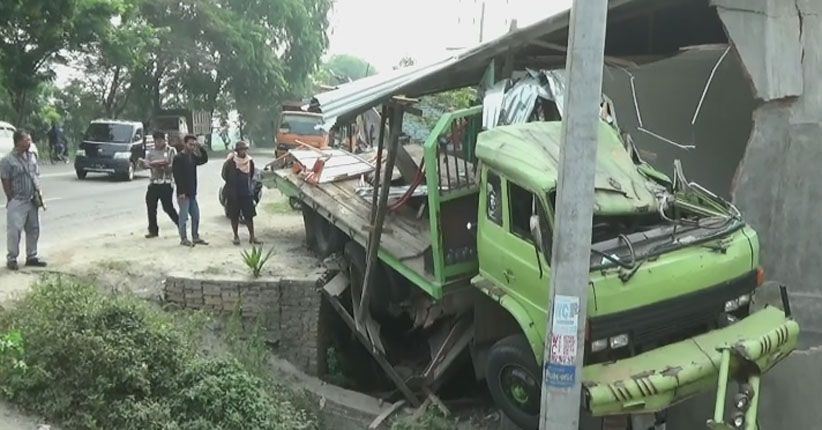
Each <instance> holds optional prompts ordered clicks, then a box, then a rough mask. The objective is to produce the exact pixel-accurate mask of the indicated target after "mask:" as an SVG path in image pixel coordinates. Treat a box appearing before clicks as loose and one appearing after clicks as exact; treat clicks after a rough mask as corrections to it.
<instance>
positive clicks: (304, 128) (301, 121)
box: [280, 114, 323, 136]
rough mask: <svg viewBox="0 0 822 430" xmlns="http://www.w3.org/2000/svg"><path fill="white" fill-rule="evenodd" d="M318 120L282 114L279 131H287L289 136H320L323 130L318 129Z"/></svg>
mask: <svg viewBox="0 0 822 430" xmlns="http://www.w3.org/2000/svg"><path fill="white" fill-rule="evenodd" d="M319 125H320V118H318V117H313V116H305V115H289V114H283V121H282V123H281V124H280V128H281V129H288V133H290V134H299V135H302V136H321V135H322V134H323V130H322V129H321V128H319Z"/></svg>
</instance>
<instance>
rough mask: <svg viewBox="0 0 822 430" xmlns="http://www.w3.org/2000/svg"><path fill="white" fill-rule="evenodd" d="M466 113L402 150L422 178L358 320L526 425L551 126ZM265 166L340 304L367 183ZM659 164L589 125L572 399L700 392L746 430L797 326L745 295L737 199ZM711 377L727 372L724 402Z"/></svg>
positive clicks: (628, 412) (651, 409)
mask: <svg viewBox="0 0 822 430" xmlns="http://www.w3.org/2000/svg"><path fill="white" fill-rule="evenodd" d="M481 123H482V108H481V107H474V108H470V109H466V110H462V111H458V112H453V113H449V114H446V115H444V116H443V117H442V118H441V120H440V121H439V123H438V124H437V126H436V127H435V129H434V130H433V132H432V133H431V135H430V136H429V138H428V139H427V141H426V142H425V144H424V145H423V146H422V148H421V149H420V151H419V154H418V159H421V160H419V161H420V162H419V164H418V166H419V174H420V177H422V178H424V181H422V182H421V183H422V184H424V186H425V193H424V196H422V197H420V196H418V197H412V198H408V199H406V201H405V202H401V203H404V204H394V205H392V208H391V209H392V210H391V212H390V213H389V214H388V215H387V217H386V219H385V222H384V224H383V226H382V227H383V232H382V237H381V240H380V241H379V248H378V253H377V255H378V257H379V267H377V273H376V275H375V278H374V279H375V283H374V286H373V291H372V296H371V298H370V300H369V301H368V310H369V313H370V315H371V316H370V318H373V319H374V320H375V321H376V324H377V326H378V330H372V329H373V327H369V330H364V329H363V330H361V331H363V332H366V331H367V332H368V333H369V334H370V337H371V338H372V341H373V342H374V343H375V344H376V347H375V348H373V349H374V350H375V351H376V350H380V351H382V352H383V356H384V357H385V358H386V359H387V360H388V361H389V362H390V364H391V365H396V366H402V367H403V368H406V369H407V368H413V369H416V370H414V371H413V372H411V374H410V375H408V374H407V373H409V372H408V371H406V375H403V382H404V383H407V384H408V386H409V387H410V389H411V390H414V389H415V388H416V389H420V388H421V387H425V388H433V389H436V388H437V387H438V386H439V385H438V384H439V383H441V382H439V381H440V379H442V378H444V377H446V376H447V374H448V373H447V371H446V369H445V368H444V366H446V365H450V364H451V363H458V362H459V361H458V360H457V359H456V358H454V357H456V356H459V355H460V354H462V355H463V356H469V357H470V360H469V363H470V365H471V366H472V367H473V371H474V373H475V375H476V377H477V378H478V379H484V380H485V381H486V383H487V386H488V390H489V391H490V393H491V396H492V397H493V399H494V401H495V403H496V404H497V405H498V406H499V407H500V408H501V409H502V410H503V411H504V413H505V414H506V415H507V416H508V417H509V418H510V419H511V420H513V421H514V422H515V423H516V424H518V425H519V426H521V427H523V428H526V429H531V428H537V423H538V417H539V408H540V389H541V383H542V372H541V369H542V368H543V366H542V365H541V363H543V362H544V361H543V350H544V344H543V343H544V339H545V329H546V319H547V315H548V306H549V301H550V299H551V297H552V295H551V291H550V277H551V268H550V263H551V240H552V228H553V225H554V218H553V213H554V210H553V207H554V205H555V191H556V187H557V178H558V173H557V172H558V163H559V147H560V129H561V124H560V122H531V123H525V124H519V125H510V126H501V127H496V128H493V129H491V130H488V131H482V132H480V129H481ZM407 151H408V152H409V153H410V154H412V155H413V154H414V151H413V150H412V149H411V148H408V149H407ZM275 177H276V181H277V187H278V188H279V189H280V190H281V191H282V192H283V193H284V194H286V195H287V196H289V197H292V198H295V199H298V200H300V202H301V203H302V210H303V216H304V220H305V227H306V239H307V241H308V245H309V247H310V248H311V249H313V250H314V251H316V252H317V253H318V254H320V256H321V257H326V256H328V255H331V254H333V253H339V254H342V255H343V256H344V258H345V262H346V264H345V265H346V266H347V267H346V268H345V269H347V270H343V272H346V275H347V279H348V280H349V281H350V288H348V290H347V291H348V292H347V293H343V295H341V296H340V297H344V294H348V295H349V296H350V297H352V300H351V302H352V303H353V304H349V305H348V306H346V307H345V309H343V310H346V311H348V312H351V313H352V314H353V313H354V309H352V307H353V308H356V304H357V301H358V300H357V296H358V294H360V293H359V291H358V289H359V287H360V285H361V284H362V279H363V277H364V273H365V267H366V261H365V259H366V249H367V244H368V240H369V236H370V235H371V230H372V229H371V227H369V225H370V224H369V223H370V220H371V219H372V215H373V213H372V210H373V205H372V200H371V198H369V197H368V196H367V195H366V196H365V197H363V196H364V194H363V193H362V192H361V191H362V190H361V187H362V183H361V182H358V180H357V179H348V180H341V181H334V182H328V183H319V184H310V183H308V182H306V181H304V180H303V179H302V178H301V177H300V175H299V174H297V173H295V172H294V171H293V170H280V171H277V172H276V175H275ZM672 178H673V179H670V178H669V177H668V176H666V175H665V174H663V173H661V172H659V171H657V170H655V169H654V168H652V167H651V166H650V165H648V164H647V163H645V162H643V161H642V160H641V159H640V158H639V156H638V155H637V151H636V150H635V148H633V146H632V144H631V143H630V140H629V139H626V138H625V135H623V134H621V133H620V131H619V130H618V128H617V126H616V125H613V124H608V123H606V122H604V121H603V122H601V123H600V129H599V147H598V153H597V169H596V182H595V184H596V203H595V208H594V219H593V222H592V229H593V231H592V232H593V235H592V244H591V263H590V267H591V272H590V291H589V298H588V315H587V322H586V336H585V339H584V341H585V352H586V353H585V367H584V369H583V373H582V383H583V391H584V399H583V404H584V407H585V408H586V409H587V410H588V411H589V412H590V413H591V414H592V415H593V416H597V417H599V416H602V417H606V416H633V415H639V414H653V413H658V412H661V411H664V410H665V409H667V408H668V407H670V406H671V405H673V404H676V403H678V402H681V401H683V400H685V399H687V398H689V397H692V396H694V395H696V394H699V393H704V392H708V391H713V390H716V392H717V406H716V410H715V411H714V414H713V416H712V419H711V420H709V421H708V423H707V426H708V427H709V428H715V429H724V428H748V429H754V428H757V427H756V426H757V424H756V415H757V400H758V391H759V377H760V376H761V375H762V374H763V373H764V372H766V371H767V370H769V369H770V368H772V367H773V366H774V365H775V364H776V363H778V362H779V361H780V360H782V359H783V358H785V357H786V356H787V355H788V354H789V353H790V352H791V351H792V350H793V349H794V348H795V347H796V344H797V339H798V335H799V326H798V325H797V323H796V322H795V321H794V320H793V319H792V318H791V316H790V310H789V304H788V303H787V295H786V294H784V290H783V291H782V292H783V295H782V298H783V308H786V309H785V310H782V309H779V308H777V307H772V306H765V307H758V306H754V293H755V292H756V290H757V289H758V288H770V287H769V285H770V283H765V282H764V272H763V271H762V269H761V268H760V267H759V242H758V239H757V234H756V232H755V231H754V230H753V229H752V228H751V227H750V226H748V225H747V224H746V223H745V222H744V221H743V220H742V218H741V216H740V214H739V212H738V211H737V210H736V209H735V208H734V207H733V206H732V205H731V204H729V203H728V202H726V201H724V200H722V199H720V198H718V197H717V196H715V195H714V194H712V193H710V192H709V191H707V190H705V189H703V188H701V187H700V186H699V185H697V184H694V183H689V182H688V181H687V180H685V177H684V175H683V174H682V172H681V169H679V168H677V169H675V174H674V175H673V176H672ZM418 188H419V187H418ZM397 206H399V207H397ZM763 284H764V285H765V286H763ZM335 294H340V290H339V289H338V290H337V292H336V293H335ZM342 301H343V302H344V301H345V300H342ZM375 333H376V334H375ZM442 339H445V340H442ZM420 344H421V345H425V347H422V348H414V347H413V346H414V345H420ZM419 349H422V350H424V351H425V352H427V354H420V352H419ZM409 357H410V358H409ZM415 360H416V363H417V364H418V366H417V367H413V366H412V365H411V364H409V363H414V362H415ZM438 378H439V379H438ZM729 380H736V381H739V382H740V384H739V387H740V388H739V392H738V393H736V394H735V395H734V401H733V403H734V410H733V411H730V412H729V413H727V414H726V412H725V410H724V407H725V403H726V402H725V397H726V394H727V389H728V386H729V385H728V381H729ZM400 385H402V383H400Z"/></svg>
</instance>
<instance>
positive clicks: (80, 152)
mask: <svg viewBox="0 0 822 430" xmlns="http://www.w3.org/2000/svg"><path fill="white" fill-rule="evenodd" d="M74 156H75V157H85V156H86V150H85V149H78V150H77V151H76V152H75V153H74Z"/></svg>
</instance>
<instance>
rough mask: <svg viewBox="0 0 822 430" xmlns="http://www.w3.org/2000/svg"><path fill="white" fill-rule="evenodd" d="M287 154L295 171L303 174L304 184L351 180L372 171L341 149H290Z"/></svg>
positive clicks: (370, 165)
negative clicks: (293, 162) (294, 162)
mask: <svg viewBox="0 0 822 430" xmlns="http://www.w3.org/2000/svg"><path fill="white" fill-rule="evenodd" d="M289 154H290V155H291V157H293V158H294V161H296V164H295V169H297V171H300V172H302V173H303V174H304V179H305V180H306V182H309V183H314V184H325V183H329V182H335V181H340V180H343V179H348V178H353V177H356V176H358V175H362V174H364V173H368V172H371V171H372V170H374V165H373V164H371V163H369V162H367V161H365V160H364V159H362V158H360V157H359V156H357V155H355V154H352V153H350V152H348V151H345V150H342V149H325V150H303V149H292V150H291V151H289ZM309 166H311V167H309Z"/></svg>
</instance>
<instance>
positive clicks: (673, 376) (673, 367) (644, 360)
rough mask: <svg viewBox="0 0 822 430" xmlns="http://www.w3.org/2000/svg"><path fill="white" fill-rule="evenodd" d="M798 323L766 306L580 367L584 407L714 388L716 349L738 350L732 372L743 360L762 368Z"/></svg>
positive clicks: (617, 408) (639, 405)
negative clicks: (661, 343) (663, 342)
mask: <svg viewBox="0 0 822 430" xmlns="http://www.w3.org/2000/svg"><path fill="white" fill-rule="evenodd" d="M798 337H799V325H798V324H797V323H796V322H795V321H793V320H792V319H789V318H786V317H785V314H784V312H782V311H781V310H779V309H777V308H774V307H768V308H765V309H763V310H760V311H759V312H756V313H754V314H752V315H750V316H748V317H747V318H745V319H744V320H742V321H739V322H737V323H735V324H733V325H731V326H729V327H726V328H723V329H717V330H714V331H711V332H708V333H705V334H702V335H700V336H696V337H694V338H691V339H688V340H684V341H682V342H678V343H675V344H671V345H668V346H665V347H662V348H657V349H655V350H653V351H649V352H647V353H644V354H641V355H638V356H635V357H632V358H628V359H624V360H619V361H617V362H614V363H604V364H596V365H591V366H586V367H585V368H584V369H583V371H582V380H583V385H584V387H585V391H586V398H587V405H588V409H589V410H590V411H591V413H593V414H594V415H596V416H603V415H621V414H639V413H648V412H657V411H661V410H663V409H665V408H667V407H669V406H671V405H673V404H675V403H677V402H678V401H681V400H684V399H686V398H688V397H690V396H692V395H694V394H697V393H700V392H704V391H709V390H711V389H714V388H716V384H717V379H718V377H719V367H720V363H721V361H722V350H723V349H726V348H731V349H733V350H734V351H735V352H737V353H738V354H737V355H736V357H737V362H736V363H732V366H731V369H732V370H731V372H732V374H733V373H734V372H736V371H739V370H740V368H741V366H742V365H743V364H749V363H752V364H755V365H756V367H757V368H758V370H759V371H760V372H765V371H767V370H769V369H770V368H771V367H773V366H774V365H775V364H776V363H778V362H779V361H780V360H782V359H783V358H785V357H786V356H787V355H788V354H789V353H790V352H791V351H792V350H793V349H795V348H796V343H797V340H798Z"/></svg>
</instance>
